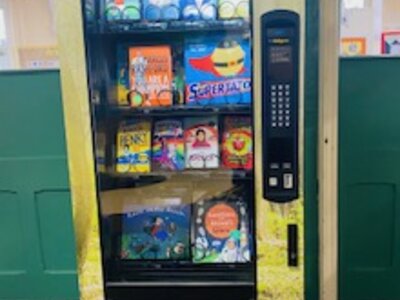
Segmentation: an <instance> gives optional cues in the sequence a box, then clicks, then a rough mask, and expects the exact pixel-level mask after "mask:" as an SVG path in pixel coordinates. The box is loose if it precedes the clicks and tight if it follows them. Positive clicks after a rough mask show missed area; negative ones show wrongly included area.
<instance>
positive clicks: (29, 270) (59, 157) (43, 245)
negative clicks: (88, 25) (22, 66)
mask: <svg viewBox="0 0 400 300" xmlns="http://www.w3.org/2000/svg"><path fill="white" fill-rule="evenodd" d="M0 95H1V96H0V137H1V141H0V299H4V300H12V299H29V300H34V299H38V300H39V299H40V300H44V299H46V300H52V299H60V300H61V299H62V300H69V299H78V298H79V296H78V288H77V275H76V266H75V248H74V234H73V225H72V215H71V201H70V193H69V184H68V171H67V160H66V147H65V136H64V126H63V118H62V105H61V95H60V83H59V73H58V72H56V71H52V72H6V73H0Z"/></svg>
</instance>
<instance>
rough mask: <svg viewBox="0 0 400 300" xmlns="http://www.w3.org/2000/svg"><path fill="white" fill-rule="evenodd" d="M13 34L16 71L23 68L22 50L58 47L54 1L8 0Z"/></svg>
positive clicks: (12, 43)
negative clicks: (53, 9)
mask: <svg viewBox="0 0 400 300" xmlns="http://www.w3.org/2000/svg"><path fill="white" fill-rule="evenodd" d="M6 1H7V6H8V11H7V13H8V14H9V18H8V20H9V24H8V27H9V30H10V33H11V40H10V43H11V47H10V50H11V56H12V60H13V65H14V67H15V68H16V69H18V68H19V67H20V66H21V61H20V54H19V51H20V49H21V48H22V49H26V48H39V49H40V48H43V49H44V48H47V47H49V48H53V49H54V47H55V46H56V45H57V37H56V29H55V23H54V14H53V11H52V5H51V4H52V1H53V0H6Z"/></svg>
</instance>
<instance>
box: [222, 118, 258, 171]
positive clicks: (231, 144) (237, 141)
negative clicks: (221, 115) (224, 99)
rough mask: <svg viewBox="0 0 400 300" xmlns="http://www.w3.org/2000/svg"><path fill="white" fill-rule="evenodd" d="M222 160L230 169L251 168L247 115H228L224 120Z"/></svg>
mask: <svg viewBox="0 0 400 300" xmlns="http://www.w3.org/2000/svg"><path fill="white" fill-rule="evenodd" d="M222 162H223V165H224V167H227V168H230V169H246V170H251V169H252V168H253V137H252V128H251V120H250V118H249V117H244V116H243V117H242V116H228V117H226V118H225V120H224V134H223V138H222Z"/></svg>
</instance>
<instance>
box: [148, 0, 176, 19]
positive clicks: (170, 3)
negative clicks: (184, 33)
mask: <svg viewBox="0 0 400 300" xmlns="http://www.w3.org/2000/svg"><path fill="white" fill-rule="evenodd" d="M180 4H181V3H180V0H143V16H144V19H146V20H148V21H167V20H179V19H180V16H181V5H180Z"/></svg>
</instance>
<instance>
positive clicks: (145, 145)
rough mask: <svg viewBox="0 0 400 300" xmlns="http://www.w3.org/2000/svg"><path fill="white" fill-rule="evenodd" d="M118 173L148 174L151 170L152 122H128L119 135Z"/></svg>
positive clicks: (123, 124) (123, 125)
mask: <svg viewBox="0 0 400 300" xmlns="http://www.w3.org/2000/svg"><path fill="white" fill-rule="evenodd" d="M116 164H117V166H116V169H117V172H119V173H148V172H150V170H151V122H150V121H149V120H128V121H124V122H122V123H121V125H120V127H119V129H118V133H117V162H116Z"/></svg>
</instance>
